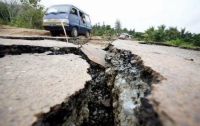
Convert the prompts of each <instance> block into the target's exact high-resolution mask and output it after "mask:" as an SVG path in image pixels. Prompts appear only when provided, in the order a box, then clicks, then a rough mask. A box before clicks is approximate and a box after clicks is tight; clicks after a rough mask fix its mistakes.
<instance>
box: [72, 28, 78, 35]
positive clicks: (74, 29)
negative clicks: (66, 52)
mask: <svg viewBox="0 0 200 126" xmlns="http://www.w3.org/2000/svg"><path fill="white" fill-rule="evenodd" d="M71 36H72V37H77V36H78V31H77V28H76V27H73V29H72V31H71Z"/></svg>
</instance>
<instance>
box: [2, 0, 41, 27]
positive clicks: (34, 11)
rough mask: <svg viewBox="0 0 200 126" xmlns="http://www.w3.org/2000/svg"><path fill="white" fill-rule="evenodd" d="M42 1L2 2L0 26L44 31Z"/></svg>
mask: <svg viewBox="0 0 200 126" xmlns="http://www.w3.org/2000/svg"><path fill="white" fill-rule="evenodd" d="M39 2H40V0H0V24H7V25H12V26H17V27H25V28H37V29H42V19H43V15H44V13H45V11H44V6H42V5H40V4H39Z"/></svg>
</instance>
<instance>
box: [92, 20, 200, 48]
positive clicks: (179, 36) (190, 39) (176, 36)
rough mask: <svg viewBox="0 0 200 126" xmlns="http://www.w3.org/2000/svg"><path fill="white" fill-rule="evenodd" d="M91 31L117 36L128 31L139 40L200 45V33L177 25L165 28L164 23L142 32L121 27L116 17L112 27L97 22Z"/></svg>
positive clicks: (96, 33) (102, 34)
mask: <svg viewBox="0 0 200 126" xmlns="http://www.w3.org/2000/svg"><path fill="white" fill-rule="evenodd" d="M92 31H93V32H92V33H93V35H96V36H108V35H112V36H113V35H114V36H118V35H119V34H120V33H128V34H130V35H132V36H133V37H134V39H136V40H139V41H146V42H162V43H166V44H173V45H178V46H179V45H182V46H200V34H195V33H191V32H189V31H187V30H186V28H182V29H181V30H178V28H177V27H168V28H167V27H166V26H165V25H160V26H158V27H157V28H155V27H153V26H152V27H149V28H148V29H147V30H145V31H144V32H136V31H135V29H130V30H128V29H127V28H123V29H122V24H121V22H120V20H118V19H117V20H116V22H115V27H114V28H112V27H111V26H110V25H105V23H103V24H102V25H100V23H97V24H95V25H94V26H93V28H92Z"/></svg>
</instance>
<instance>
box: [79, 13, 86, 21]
mask: <svg viewBox="0 0 200 126" xmlns="http://www.w3.org/2000/svg"><path fill="white" fill-rule="evenodd" d="M79 15H80V16H81V21H82V22H83V23H85V22H86V21H85V14H84V13H82V12H79Z"/></svg>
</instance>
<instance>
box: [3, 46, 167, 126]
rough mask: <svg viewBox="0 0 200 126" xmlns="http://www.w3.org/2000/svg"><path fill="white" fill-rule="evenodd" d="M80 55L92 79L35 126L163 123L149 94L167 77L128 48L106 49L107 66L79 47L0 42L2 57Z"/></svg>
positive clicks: (149, 125) (39, 118)
mask: <svg viewBox="0 0 200 126" xmlns="http://www.w3.org/2000/svg"><path fill="white" fill-rule="evenodd" d="M44 52H49V53H48V54H47V55H65V54H69V53H73V54H75V55H80V56H81V57H82V58H83V59H85V60H86V61H87V62H88V63H89V64H90V68H89V69H88V73H89V74H90V75H91V77H92V80H90V81H88V82H86V84H85V88H83V89H81V90H79V91H77V92H75V93H74V94H73V95H71V96H70V97H68V98H67V99H66V100H65V101H63V102H62V103H58V104H57V105H55V106H52V107H51V108H50V111H49V112H46V113H43V112H41V113H38V114H36V116H37V121H36V122H34V123H33V124H32V125H33V126H114V125H115V126H130V125H133V126H153V125H156V126H161V125H162V123H161V122H160V120H159V117H158V115H157V114H156V113H155V112H154V110H153V108H152V105H151V104H149V102H148V100H147V98H146V97H147V96H148V95H149V94H150V93H151V85H152V84H156V83H158V82H160V81H161V80H163V79H164V77H162V76H161V75H160V74H159V73H157V72H155V71H153V70H152V69H151V68H149V67H146V66H144V65H143V61H142V60H141V58H140V57H139V56H137V55H133V54H131V52H129V51H125V50H119V49H115V48H113V47H112V46H110V47H108V48H107V55H106V57H105V60H106V68H104V67H103V66H101V65H99V64H97V63H95V62H93V61H91V60H89V59H88V57H87V56H86V55H85V54H84V53H82V51H81V50H80V48H75V47H69V48H57V49H55V48H51V47H40V46H26V45H12V46H6V45H0V57H1V58H3V57H4V56H5V55H20V54H23V53H44Z"/></svg>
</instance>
